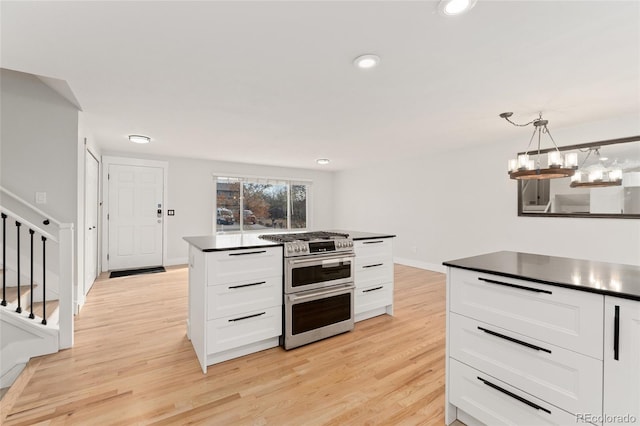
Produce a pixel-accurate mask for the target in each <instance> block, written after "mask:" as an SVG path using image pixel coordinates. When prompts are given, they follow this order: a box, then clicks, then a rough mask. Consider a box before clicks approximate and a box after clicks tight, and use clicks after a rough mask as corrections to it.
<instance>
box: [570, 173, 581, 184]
mask: <svg viewBox="0 0 640 426" xmlns="http://www.w3.org/2000/svg"><path fill="white" fill-rule="evenodd" d="M571 182H578V183H579V182H582V172H575V173H574V174H573V176H571Z"/></svg>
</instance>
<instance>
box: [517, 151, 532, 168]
mask: <svg viewBox="0 0 640 426" xmlns="http://www.w3.org/2000/svg"><path fill="white" fill-rule="evenodd" d="M528 166H529V156H528V155H527V154H520V155H518V170H527V167H528Z"/></svg>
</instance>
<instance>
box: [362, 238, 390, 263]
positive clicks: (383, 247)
mask: <svg viewBox="0 0 640 426" xmlns="http://www.w3.org/2000/svg"><path fill="white" fill-rule="evenodd" d="M391 240H392V239H391V238H377V239H373V240H359V241H354V243H353V246H354V249H355V253H356V259H357V258H358V257H369V256H378V257H380V256H382V257H385V256H386V257H393V248H392V247H393V246H392V243H391Z"/></svg>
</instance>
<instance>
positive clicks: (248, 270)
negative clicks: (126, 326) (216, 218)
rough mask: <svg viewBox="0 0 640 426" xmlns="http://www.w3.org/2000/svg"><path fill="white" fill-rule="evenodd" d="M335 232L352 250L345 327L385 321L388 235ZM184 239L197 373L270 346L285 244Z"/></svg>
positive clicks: (279, 317)
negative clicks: (349, 303)
mask: <svg viewBox="0 0 640 426" xmlns="http://www.w3.org/2000/svg"><path fill="white" fill-rule="evenodd" d="M334 232H336V231H334ZM337 232H340V233H345V234H349V235H350V237H351V239H352V240H353V249H352V251H351V252H352V253H353V252H355V261H351V262H350V263H351V272H350V274H349V277H350V281H351V282H352V284H351V285H352V290H351V293H352V298H353V299H352V316H351V318H352V320H351V321H352V322H351V324H352V325H351V328H352V327H353V321H354V320H355V321H361V320H365V319H368V318H371V317H373V316H376V315H382V314H389V315H392V314H393V254H392V244H391V239H392V238H393V237H394V235H391V234H379V233H369V232H354V231H337ZM184 240H185V241H187V243H189V318H188V321H187V335H188V337H189V339H190V340H191V343H192V345H193V347H194V350H195V352H196V355H197V357H198V361H199V363H200V366H201V368H202V370H203V372H205V373H206V371H207V366H208V365H211V364H215V363H218V362H222V361H225V360H228V359H232V358H236V357H239V356H243V355H246V354H249V353H253V352H257V351H260V350H264V349H268V348H272V347H276V346H278V345H279V344H280V343H281V336H282V335H283V280H284V277H285V274H288V273H289V274H290V273H291V271H290V270H289V269H291V267H290V266H285V264H284V263H283V262H284V257H285V256H284V250H285V248H284V247H285V244H283V243H278V242H273V241H268V240H264V239H261V238H259V236H258V235H256V234H225V235H207V236H196V237H185V238H184ZM296 246H298V247H299V248H300V247H302V245H301V244H297V245H296ZM341 247H343V248H341V250H343V249H344V246H341ZM294 254H295V253H294ZM301 254H302V252H301ZM351 256H352V257H351V259H353V254H352V255H351ZM287 265H289V263H287ZM327 265H330V264H327ZM331 265H333V263H331ZM354 287H355V288H354ZM298 298H299V297H298ZM285 325H286V324H285Z"/></svg>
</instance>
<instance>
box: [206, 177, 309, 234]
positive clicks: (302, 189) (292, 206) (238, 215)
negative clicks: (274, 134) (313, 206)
mask: <svg viewBox="0 0 640 426" xmlns="http://www.w3.org/2000/svg"><path fill="white" fill-rule="evenodd" d="M308 194H309V184H306V183H293V182H287V181H270V180H267V179H243V178H229V177H218V178H217V179H216V203H217V205H216V212H217V217H216V231H217V232H243V231H253V230H256V231H260V230H262V231H269V230H279V231H280V230H284V231H286V230H289V229H306V227H307V199H308Z"/></svg>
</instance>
